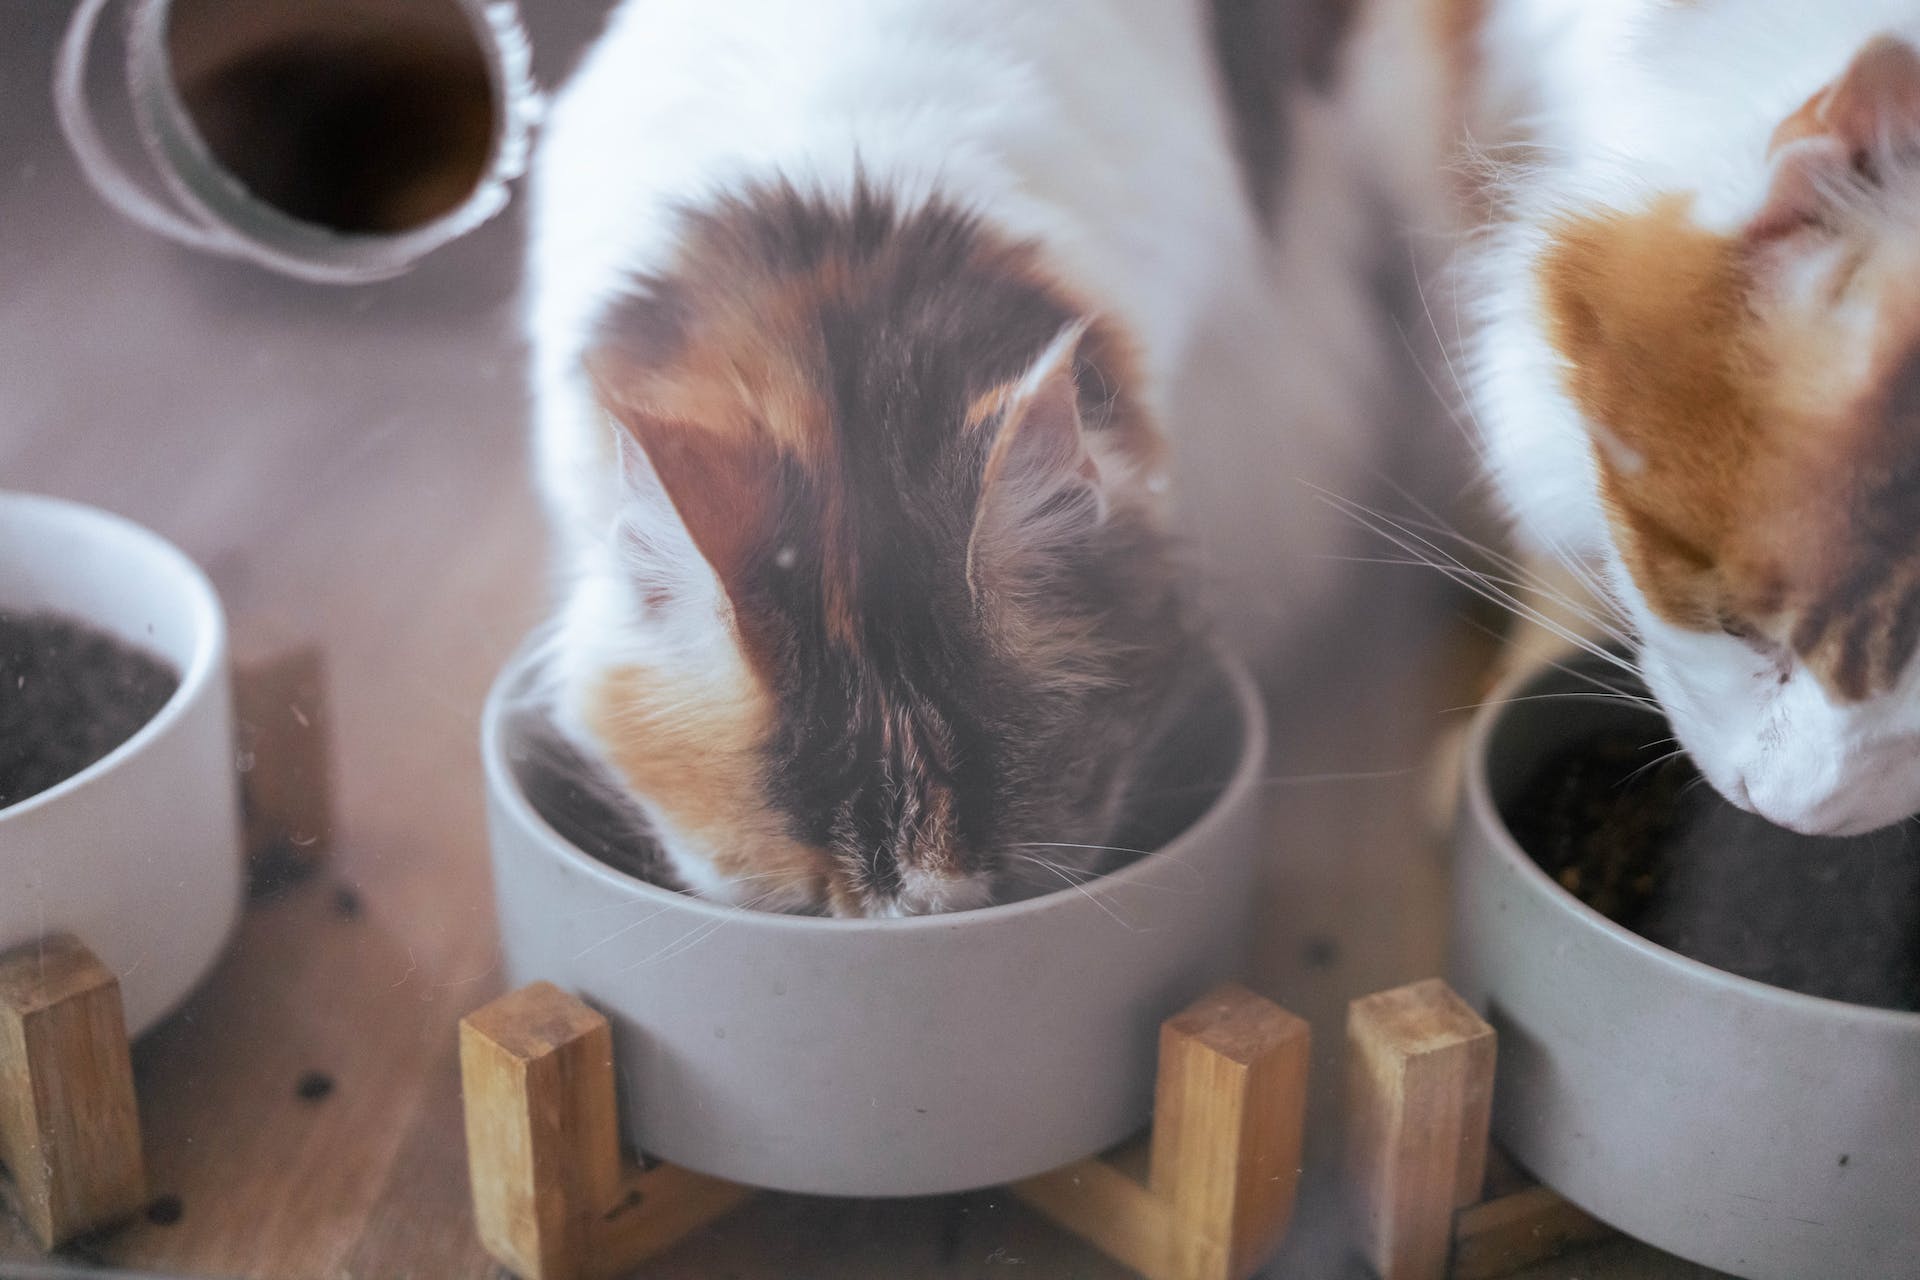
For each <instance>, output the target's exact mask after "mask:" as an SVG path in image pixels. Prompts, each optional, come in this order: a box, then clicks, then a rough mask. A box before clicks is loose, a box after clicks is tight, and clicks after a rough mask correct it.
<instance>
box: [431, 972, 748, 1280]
mask: <svg viewBox="0 0 1920 1280" xmlns="http://www.w3.org/2000/svg"><path fill="white" fill-rule="evenodd" d="M460 1077H461V1090H462V1094H463V1104H464V1106H465V1109H466V1127H467V1164H468V1169H469V1174H470V1177H471V1180H472V1187H473V1207H474V1218H475V1220H476V1222H477V1224H478V1227H479V1231H480V1238H481V1242H482V1243H483V1244H485V1245H486V1247H487V1251H488V1252H489V1253H491V1254H493V1256H494V1257H495V1258H496V1259H497V1260H498V1261H499V1262H500V1263H501V1265H503V1266H505V1267H506V1268H508V1269H509V1270H511V1271H512V1272H514V1273H515V1274H516V1275H518V1276H520V1277H522V1280H591V1278H594V1277H605V1276H613V1275H618V1274H621V1273H623V1272H626V1271H629V1270H631V1269H632V1268H633V1267H634V1266H635V1265H637V1264H638V1263H640V1262H641V1261H642V1260H644V1259H645V1258H647V1257H648V1256H650V1255H651V1254H654V1253H658V1252H659V1251H661V1250H663V1249H665V1248H667V1247H668V1246H669V1245H671V1244H673V1243H674V1242H675V1241H676V1240H678V1239H680V1238H681V1237H682V1236H684V1235H686V1234H687V1233H688V1232H690V1231H693V1230H695V1229H696V1228H698V1227H700V1226H702V1225H704V1224H706V1223H708V1222H711V1221H712V1220H713V1219H715V1218H718V1217H720V1216H721V1215H722V1214H724V1213H726V1212H728V1211H729V1210H731V1209H732V1208H733V1207H734V1206H735V1205H737V1204H738V1203H740V1201H741V1200H743V1199H744V1198H746V1196H747V1195H749V1194H750V1192H748V1191H747V1190H746V1189H745V1188H742V1187H737V1186H735V1185H733V1184H732V1183H728V1182H722V1181H720V1180H719V1179H716V1178H708V1177H705V1176H704V1175H701V1174H697V1173H693V1172H691V1171H689V1170H685V1169H679V1168H675V1167H673V1166H671V1165H660V1166H657V1167H655V1168H653V1169H650V1170H647V1171H645V1172H642V1171H640V1170H638V1169H635V1168H633V1167H631V1166H628V1165H625V1164H624V1163H623V1161H622V1160H621V1158H620V1142H619V1119H618V1116H617V1114H616V1112H615V1107H614V1085H613V1080H614V1076H613V1035H612V1032H611V1030H610V1029H609V1028H608V1026H607V1020H606V1019H605V1018H604V1017H602V1016H601V1015H600V1014H598V1013H596V1012H594V1011H593V1010H592V1009H590V1008H588V1007H587V1006H586V1005H584V1004H582V1003H581V1002H580V1001H578V1000H576V999H574V998H573V997H571V996H569V995H566V994H565V993H564V992H562V991H560V989H559V988H557V987H555V986H553V985H552V984H551V983H545V982H537V983H534V984H533V985H532V986H528V987H523V988H521V989H520V990H518V991H515V992H512V993H511V994H509V995H506V996H503V997H501V998H500V999H498V1000H496V1001H494V1002H493V1003H492V1004H490V1005H487V1006H486V1007H485V1008H483V1009H480V1010H478V1011H476V1012H474V1013H472V1014H469V1015H468V1016H467V1017H466V1018H464V1019H462V1020H461V1023H460Z"/></svg>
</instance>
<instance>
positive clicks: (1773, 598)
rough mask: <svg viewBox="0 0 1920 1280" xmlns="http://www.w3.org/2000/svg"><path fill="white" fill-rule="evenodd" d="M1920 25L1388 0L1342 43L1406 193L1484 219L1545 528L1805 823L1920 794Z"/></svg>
mask: <svg viewBox="0 0 1920 1280" xmlns="http://www.w3.org/2000/svg"><path fill="white" fill-rule="evenodd" d="M1917 45H1920V6H1916V5H1915V4H1913V3H1911V0H1908V2H1906V3H1893V2H1891V0H1833V2H1832V3H1823V4H1805V3H1800V2H1799V0H1691V2H1682V0H1610V2H1609V3H1591V2H1589V0H1392V2H1384V3H1379V4H1376V5H1374V6H1372V7H1371V8H1370V9H1369V10H1368V11H1367V12H1366V13H1365V14H1364V15H1363V17H1362V19H1361V25H1360V29H1359V31H1358V32H1357V35H1356V38H1355V39H1354V41H1353V43H1352V45H1351V46H1350V48H1349V50H1348V62H1347V72H1346V75H1347V83H1348V91H1347V92H1348V98H1347V101H1348V103H1349V107H1350V109H1351V117H1350V118H1351V119H1352V120H1353V121H1354V122H1355V127H1356V129H1357V130H1358V132H1359V134H1360V136H1361V137H1364V138H1365V139H1367V141H1368V143H1369V144H1370V145H1371V146H1372V148H1373V150H1374V154H1375V155H1376V156H1377V157H1379V158H1380V159H1381V161H1382V163H1381V167H1380V172H1381V173H1382V174H1383V175H1385V176H1386V177H1387V178H1388V180H1389V185H1390V186H1391V187H1393V188H1394V189H1395V190H1396V191H1397V193H1398V195H1399V197H1400V199H1402V200H1403V201H1405V202H1406V207H1407V208H1409V209H1411V210H1413V211H1414V212H1413V213H1412V214H1411V215H1410V221H1411V222H1412V223H1413V225H1415V226H1417V227H1418V228H1420V229H1421V230H1422V231H1423V232H1430V231H1435V230H1439V229H1442V228H1444V227H1446V226H1447V225H1448V224H1449V223H1450V224H1452V233H1453V234H1454V235H1456V236H1458V237H1460V238H1462V239H1463V240H1464V241H1465V247H1464V249H1463V250H1462V253H1461V261H1460V264H1459V270H1458V273H1457V279H1458V281H1459V284H1458V288H1459V289H1460V291H1461V294H1462V296H1463V298H1464V300H1465V314H1466V316H1467V319H1466V321H1465V324H1464V330H1465V331H1464V333H1463V335H1462V343H1461V345H1462V352H1463V357H1464V358H1463V359H1462V360H1461V361H1460V362H1459V363H1460V367H1461V370H1462V376H1463V380H1464V382H1465V384H1466V385H1465V388H1464V389H1465V392H1466V399H1467V405H1468V408H1469V409H1470V411H1471V417H1472V418H1473V419H1474V421H1475V422H1476V423H1477V427H1478V434H1479V442H1480V445H1481V447H1482V449H1483V451H1484V455H1485V462H1486V465H1487V468H1488V470H1489V472H1490V474H1491V477H1492V479H1493V480H1494V482H1495V483H1496V485H1497V487H1498V489H1499V492H1500V495H1501V497H1502V498H1503V499H1504V501H1505V505H1506V507H1507V509H1508V510H1509V512H1510V513H1511V515H1512V518H1513V523H1514V525H1515V527H1516V529H1517V531H1518V533H1519V535H1520V536H1521V538H1522V540H1523V541H1525V542H1526V543H1528V544H1529V545H1530V546H1531V547H1533V548H1534V549H1536V550H1537V551H1539V552H1540V553H1542V554H1547V555H1554V556H1560V557H1564V558H1566V559H1567V560H1569V561H1571V562H1575V563H1576V564H1577V565H1578V566H1580V567H1581V568H1580V571H1581V572H1582V573H1583V574H1584V575H1585V576H1589V577H1591V578H1592V579H1593V580H1594V581H1595V582H1596V584H1597V585H1598V587H1599V588H1600V590H1601V591H1602V593H1603V594H1604V595H1605V596H1607V597H1608V598H1609V599H1610V601H1611V602H1612V605H1613V607H1614V608H1615V609H1617V611H1618V614H1619V618H1620V621H1621V622H1622V623H1623V624H1624V625H1623V630H1625V631H1630V632H1631V634H1632V636H1633V638H1634V641H1635V647H1636V649H1637V656H1638V667H1639V670H1640V671H1641V672H1642V673H1643V675H1644V678H1645V681H1646V683H1647V685H1648V686H1649V687H1650V688H1651V690H1652V691H1653V693H1654V694H1655V695H1656V696H1657V697H1658V699H1659V702H1660V703H1661V705H1662V707H1663V708H1664V709H1665V711H1666V712H1667V714H1668V716H1669V718H1670V720H1671V722H1672V725H1673V729H1674V732H1675V734H1676V735H1677V737H1678V739H1679V742H1680V743H1681V744H1682V745H1683V746H1684V747H1685V748H1686V750H1687V751H1688V752H1689V753H1690V754H1691V755H1692V756H1693V758H1694V760H1695V761H1696V762H1697V763H1698V764H1699V766H1700V768H1701V770H1702V772H1703V773H1704V774H1705V775H1706V777H1707V778H1708V779H1709V780H1710V781H1711V783H1712V784H1713V786H1714V787H1715V788H1716V789H1718V790H1719V791H1720V792H1721V793H1722V794H1723V795H1725V796H1726V797H1727V798H1728V799H1729V800H1731V801H1732V802H1733V803H1735V804H1737V805H1740V806H1741V807H1742V808H1746V809H1748V810H1750V811H1752V812H1755V813H1758V814H1760V815H1762V816H1764V817H1766V818H1769V819H1771V820H1772V821H1774V822H1776V823H1778V824H1780V825H1782V826H1785V827H1789V828H1792V829H1794V830H1797V831H1801V832H1808V833H1830V834H1846V833H1854V832H1862V831H1867V830H1871V829H1874V828H1876V827H1880V826H1883V825H1885V824H1888V823H1891V822H1895V821H1898V820H1900V819H1902V818H1905V817H1906V816H1907V815H1909V814H1912V813H1914V812H1915V811H1916V810H1920V670H1917V668H1920V664H1916V663H1915V662H1914V660H1913V658H1914V650H1915V647H1916V642H1917V641H1920V53H1917V52H1916V46H1917ZM1410 122H1427V123H1426V124H1417V123H1416V124H1413V125H1412V127H1410Z"/></svg>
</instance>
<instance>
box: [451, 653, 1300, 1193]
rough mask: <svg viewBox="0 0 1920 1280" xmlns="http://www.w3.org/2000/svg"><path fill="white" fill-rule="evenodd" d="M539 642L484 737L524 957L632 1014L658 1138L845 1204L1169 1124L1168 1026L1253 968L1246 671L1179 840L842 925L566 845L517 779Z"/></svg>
mask: <svg viewBox="0 0 1920 1280" xmlns="http://www.w3.org/2000/svg"><path fill="white" fill-rule="evenodd" d="M527 657H528V655H527V653H526V652H524V651H523V653H522V654H521V656H520V657H519V658H517V659H515V660H514V661H513V662H512V663H510V664H509V665H508V667H507V669H506V671H505V672H504V673H503V674H502V675H501V677H500V679H499V681H498V682H497V683H496V684H495V686H494V690H493V695H492V697H491V698H490V699H489V701H488V705H487V712H486V717H485V724H484V728H483V731H482V733H483V739H482V754H483V756H484V760H485V765H486V773H487V789H488V812H489V819H490V824H491V830H492V843H493V867H494V887H495V892H496V897H497V900H498V904H499V914H500V927H501V931H502V935H503V940H504V943H505V949H506V960H507V971H508V974H509V977H510V978H511V980H512V981H513V982H514V983H525V982H531V981H534V980H536V979H547V980H549V981H551V982H554V983H555V984H557V985H558V986H560V987H561V988H562V989H564V990H567V991H570V992H572V993H574V994H576V995H578V996H580V997H581V998H583V999H584V1000H586V1001H587V1002H588V1003H589V1004H591V1005H593V1006H594V1007H596V1008H598V1009H599V1010H601V1011H602V1012H603V1013H605V1014H606V1015H607V1016H608V1018H609V1019H610V1020H611V1022H612V1025H613V1034H614V1043H615V1052H616V1063H617V1066H618V1071H619V1075H618V1079H619V1082H620V1090H621V1107H622V1113H623V1124H624V1126H625V1129H626V1133H627V1135H628V1137H629V1138H630V1139H631V1140H632V1142H633V1143H634V1144H635V1145H637V1146H638V1147H640V1148H641V1149H642V1150H645V1151H648V1152H650V1153H652V1154H655V1155H658V1156H661V1157H664V1158H666V1159H668V1160H672V1161H674V1162H676V1163H678V1164H682V1165H685V1166H688V1167H690V1168H693V1169H697V1170H700V1171H703V1172H706V1173H710V1174H714V1175H718V1176H720V1177H725V1178H731V1179H734V1180H737V1181H740V1182H745V1183H748V1184H751V1185H754V1186H760V1187H772V1188H779V1189H783V1190H789V1191H800V1192H815V1193H822V1194H835V1195H858V1196H892V1195H925V1194H932V1193H938V1192H947V1191H954V1190H959V1189H962V1188H968V1187H981V1186H989V1185H993V1184H995V1183H1000V1182H1005V1181H1008V1180H1011V1179H1016V1178H1020V1177H1024V1176H1027V1175H1029V1174H1036V1173H1041V1172H1044V1171H1045V1170H1048V1169H1052V1168H1055V1167H1057V1166H1059V1165H1062V1164H1065V1163H1068V1162H1069V1161H1072V1160H1075V1159H1078V1158H1080V1157H1082V1156H1086V1155H1090V1154H1093V1153H1094V1152H1097V1151H1100V1150H1102V1149H1103V1148H1106V1147H1108V1146H1111V1145H1113V1144H1114V1143H1116V1142H1119V1141H1121V1140H1123V1139H1124V1138H1126V1137H1127V1136H1128V1135H1129V1134H1131V1133H1133V1132H1134V1131H1136V1130H1138V1129H1139V1128H1140V1127H1141V1126H1142V1125H1143V1124H1144V1123H1145V1122H1146V1120H1147V1117H1148V1114H1149V1112H1150V1110H1151V1104H1152V1097H1153V1077H1154V1059H1155V1053H1156V1044H1157V1036H1158V1027H1159V1023H1160V1021H1161V1020H1162V1019H1163V1018H1165V1017H1167V1016H1168V1015H1170V1014H1172V1013H1175V1012H1177V1011H1179V1009H1180V1008H1182V1007H1183V1006H1184V1005H1186V1004H1187V1003H1188V1002H1190V1001H1191V1000H1193V999H1194V998H1196V997H1198V996H1199V995H1201V994H1203V993H1204V992H1205V991H1206V990H1207V989H1208V988H1210V987H1212V986H1214V985H1215V984H1217V983H1219V982H1220V981H1222V980H1225V979H1227V978H1230V977H1233V976H1235V975H1237V974H1238V973H1239V971H1240V969H1241V966H1242V964H1243V961H1244V958H1245V954H1246V950H1247V944H1248V941H1249V934H1250V928H1251V925H1252V911H1253V904H1254V898H1255V895H1254V893H1253V887H1254V879H1255V874H1256V870H1257V867H1258V863H1259V861H1260V853H1261V850H1262V848H1263V846H1264V843H1265V836H1266V831H1265V826H1264V823H1263V821H1262V817H1263V805H1262V802H1261V788H1260V786H1259V780H1260V778H1261V775H1262V770H1263V768H1264V761H1265V757H1266V730H1265V724H1264V719H1263V713H1262V708H1261V704H1260V700H1259V697H1258V695H1257V694H1256V693H1255V691H1254V689H1253V686H1252V684H1251V682H1250V681H1249V680H1248V679H1247V677H1246V675H1245V673H1244V672H1242V671H1240V670H1239V669H1238V668H1237V667H1236V668H1229V669H1227V670H1225V671H1224V672H1223V673H1222V674H1221V675H1220V677H1219V679H1218V680H1217V681H1216V685H1217V691H1216V693H1215V695H1214V697H1213V698H1212V699H1211V703H1210V712H1211V713H1210V714H1208V715H1207V716H1205V717H1196V719H1195V724H1194V725H1193V727H1192V729H1191V730H1190V731H1189V733H1188V734H1187V740H1186V741H1185V742H1184V743H1183V744H1181V746H1180V747H1179V748H1178V749H1177V753H1169V755H1170V758H1182V759H1184V761H1185V762H1186V763H1187V764H1188V765H1189V766H1191V765H1192V764H1193V763H1194V762H1195V761H1197V760H1201V759H1204V758H1206V757H1209V756H1211V757H1212V758H1213V763H1212V765H1211V766H1210V767H1206V768H1205V769H1204V770H1203V772H1205V773H1207V774H1210V775H1211V783H1210V784H1209V786H1207V787H1202V788H1200V789H1199V790H1198V791H1197V792H1195V793H1194V795H1195V802H1194V804H1193V808H1194V809H1195V810H1196V811H1198V816H1197V818H1196V819H1195V820H1194V821H1192V822H1191V823H1190V824H1188V825H1187V826H1186V827H1185V829H1184V831H1182V833H1181V834H1180V835H1178V836H1177V837H1175V838H1174V839H1172V840H1171V841H1170V842H1168V843H1167V844H1166V845H1165V846H1164V847H1163V848H1160V849H1159V850H1157V851H1156V852H1154V853H1152V854H1150V855H1148V856H1146V857H1144V858H1141V859H1139V860H1138V861H1136V862H1134V863H1132V864H1131V865H1130V866H1127V867H1125V868H1123V869H1121V870H1119V871H1117V872H1115V873H1114V874H1112V875H1108V876H1103V877H1100V878H1098V879H1096V880H1093V881H1089V882H1088V883H1087V885H1086V888H1085V891H1084V892H1082V891H1078V890H1062V891H1060V892H1057V893H1052V894H1049V895H1046V896H1044V897H1039V898H1034V899H1031V900H1028V901H1024V902H1019V903H1012V904H1008V905H1004V906H997V907H989V908H985V909H983V910H978V911H968V912H960V913H954V914H948V915H935V916H922V917H917V918H910V919H891V920H838V919H820V918H808V917H796V916H785V915H775V914H770V913H765V912H754V911H741V910H737V909H733V908H729V907H724V906H720V905H716V904H714V903H711V902H707V901H704V900H701V899H698V898H694V897H690V896H687V895H683V894H679V893H674V892H670V891H668V890H664V889H661V888H658V887H656V886H654V885H651V884H647V883H644V882H642V881H640V880H637V879H634V878H632V877H629V876H626V875H623V874H622V873H620V872H618V871H615V870H613V869H612V868H610V867H608V866H607V865H605V864H604V863H601V862H598V861H596V860H594V859H593V858H591V857H588V856H587V855H585V854H583V853H581V852H580V851H579V850H578V849H576V848H574V847H573V846H572V845H570V844H568V843H567V842H566V841H565V840H563V839H562V838H561V837H560V836H559V835H558V834H556V833H555V832H554V830H553V829H552V828H551V827H549V826H548V825H547V823H546V822H545V821H544V820H543V819H542V818H541V817H540V816H539V814H538V813H536V812H535V810H534V809H533V807H532V805H531V804H530V803H529V802H528V800H527V797H526V793H525V792H524V790H523V789H522V784H521V781H520V779H519V778H518V777H516V774H515V762H516V761H518V760H520V759H521V758H523V756H524V752H522V751H521V750H520V747H521V746H522V745H523V738H522V734H521V731H520V730H519V729H517V728H516V715H515V710H514V709H515V708H516V706H518V705H519V704H520V703H521V702H523V701H524V697H523V696H522V695H524V692H525V686H526V683H527V680H528V676H529V669H528V663H527ZM1209 794H1211V797H1212V798H1211V802H1210V803H1209V801H1208V795H1209Z"/></svg>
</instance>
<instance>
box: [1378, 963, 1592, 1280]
mask: <svg viewBox="0 0 1920 1280" xmlns="http://www.w3.org/2000/svg"><path fill="white" fill-rule="evenodd" d="M1493 1068H1494V1032H1493V1028H1492V1027H1490V1026H1488V1025H1487V1024H1486V1023H1485V1022H1484V1021H1482V1020H1481V1018H1480V1017H1479V1015H1478V1014H1476V1013H1474V1011H1473V1010H1472V1009H1471V1008H1469V1007H1468V1006H1467V1003H1466V1002H1465V1001H1464V1000H1462V999H1461V998H1460V997H1459V996H1458V995H1456V994H1454V992H1453V990H1452V989H1451V988H1450V987H1448V986H1447V984H1446V983H1444V982H1442V981H1440V980H1439V979H1438V978H1429V979H1427V980H1426V981H1424V982H1416V983H1413V984H1412V985H1410V986H1405V987H1397V988H1395V989H1393V990H1391V991H1382V992H1378V993H1376V994H1374V995H1370V996H1366V997H1364V998H1362V999H1359V1000H1355V1001H1354V1002H1353V1003H1352V1004H1350V1005H1349V1006H1348V1007H1347V1079H1346V1086H1347V1097H1346V1107H1347V1113H1346V1121H1347V1166H1346V1174H1347V1192H1348V1196H1347V1198H1348V1202H1349V1205H1350V1206H1351V1208H1352V1211H1353V1218H1354V1222H1353V1226H1354V1234H1355V1237H1356V1240H1357V1242H1358V1244H1359V1248H1360V1252H1361V1255H1362V1256H1363V1257H1364V1258H1365V1259H1366V1260H1367V1262H1368V1264H1369V1265H1370V1266H1371V1267H1372V1268H1373V1270H1374V1272H1375V1273H1376V1274H1377V1275H1379V1276H1380V1277H1381V1280H1493V1277H1497V1276H1505V1275H1510V1274H1511V1273H1513V1272H1515V1271H1518V1270H1519V1269H1521V1268H1522V1267H1526V1266H1530V1265H1532V1264H1533V1263H1535V1262H1539V1261H1542V1260H1544V1259H1547V1258H1551V1257H1554V1256H1556V1255H1558V1254H1559V1253H1561V1252H1563V1251H1565V1250H1567V1249H1569V1248H1571V1247H1573V1246H1575V1245H1578V1244H1584V1243H1590V1242H1593V1241H1597V1240H1602V1239H1605V1238H1607V1237H1608V1236H1611V1235H1612V1234H1613V1231H1612V1229H1611V1228H1609V1227H1606V1226H1604V1225H1603V1224H1601V1223H1600V1222H1597V1221H1596V1220H1594V1219H1593V1218H1591V1217H1589V1216H1588V1215H1587V1214H1586V1213H1584V1212H1582V1211H1581V1210H1580V1209H1577V1208H1575V1207H1574V1206H1573V1205H1571V1204H1569V1203H1568V1202H1567V1201H1565V1200H1563V1199H1561V1198H1560V1197H1559V1196H1558V1195H1556V1194H1555V1193H1554V1192H1553V1191H1551V1190H1550V1189H1548V1188H1546V1187H1543V1186H1540V1185H1539V1184H1537V1183H1535V1182H1533V1181H1532V1180H1531V1179H1530V1178H1528V1177H1527V1176H1526V1175H1525V1174H1524V1173H1523V1172H1521V1171H1520V1169H1519V1168H1518V1167H1517V1166H1515V1165H1513V1164H1512V1162H1510V1161H1507V1160H1506V1159H1504V1158H1503V1157H1502V1156H1500V1154H1499V1153H1498V1152H1497V1151H1490V1149H1489V1146H1488V1122H1489V1119H1490V1117H1491V1114H1492V1107H1493Z"/></svg>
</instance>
